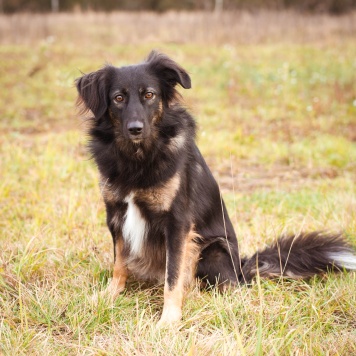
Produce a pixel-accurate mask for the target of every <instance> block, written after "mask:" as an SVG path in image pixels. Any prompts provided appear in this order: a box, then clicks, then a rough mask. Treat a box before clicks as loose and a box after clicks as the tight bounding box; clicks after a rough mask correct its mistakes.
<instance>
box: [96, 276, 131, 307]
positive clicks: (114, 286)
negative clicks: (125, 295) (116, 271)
mask: <svg viewBox="0 0 356 356" xmlns="http://www.w3.org/2000/svg"><path fill="white" fill-rule="evenodd" d="M124 289H125V287H124V286H122V285H119V284H118V283H115V281H113V280H112V281H111V282H110V284H109V285H108V286H107V287H106V289H104V290H103V291H101V292H94V294H93V295H92V296H91V298H90V300H91V303H92V304H97V303H98V302H99V301H100V300H103V301H105V302H107V303H113V302H114V301H115V299H116V298H117V297H118V296H119V295H120V294H121V293H122V292H123V291H124Z"/></svg>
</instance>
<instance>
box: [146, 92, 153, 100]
mask: <svg viewBox="0 0 356 356" xmlns="http://www.w3.org/2000/svg"><path fill="white" fill-rule="evenodd" d="M153 97H154V94H153V93H152V92H150V91H148V92H147V93H146V94H145V99H152V98H153Z"/></svg>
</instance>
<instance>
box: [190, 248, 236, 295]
mask: <svg viewBox="0 0 356 356" xmlns="http://www.w3.org/2000/svg"><path fill="white" fill-rule="evenodd" d="M239 271H240V265H239V259H238V256H237V251H235V250H234V249H233V248H232V251H231V250H230V251H229V250H228V249H226V248H224V247H222V246H221V244H220V242H214V243H212V244H211V245H209V246H208V247H206V248H205V249H204V250H203V251H202V253H201V256H200V259H199V263H198V268H197V274H196V275H197V277H198V278H199V279H200V280H201V281H202V283H203V286H205V287H209V286H217V287H218V288H219V289H220V290H221V291H224V290H225V289H227V288H229V287H233V286H235V285H236V284H238V279H239V274H240V273H239Z"/></svg>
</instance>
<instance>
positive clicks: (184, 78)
mask: <svg viewBox="0 0 356 356" xmlns="http://www.w3.org/2000/svg"><path fill="white" fill-rule="evenodd" d="M146 61H147V63H148V66H149V68H150V70H151V71H152V72H153V73H154V74H155V75H156V76H157V77H158V79H159V81H160V83H161V86H162V96H163V98H164V99H166V100H167V101H168V102H169V101H171V100H172V99H173V98H174V97H175V96H176V91H175V90H174V87H175V86H176V85H177V84H180V85H181V86H182V87H183V88H184V89H190V88H191V87H192V84H191V80H190V76H189V74H188V73H187V72H186V71H185V70H184V69H183V68H182V67H181V66H179V65H178V64H177V63H176V62H174V61H173V60H172V59H170V58H169V57H168V56H166V55H165V54H162V53H158V52H156V51H152V52H151V53H150V54H149V56H148V57H147V60H146Z"/></svg>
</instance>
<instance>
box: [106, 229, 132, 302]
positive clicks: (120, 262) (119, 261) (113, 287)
mask: <svg viewBox="0 0 356 356" xmlns="http://www.w3.org/2000/svg"><path fill="white" fill-rule="evenodd" d="M113 241H114V272H113V277H112V280H111V282H110V284H109V285H108V286H107V288H106V290H105V291H104V294H106V295H109V296H110V297H111V298H112V299H113V300H114V299H115V298H117V297H118V295H119V294H120V293H121V292H122V291H123V290H124V289H125V284H126V280H127V268H126V264H125V260H124V257H123V253H122V252H123V240H122V237H121V236H120V237H116V238H114V239H113Z"/></svg>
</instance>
